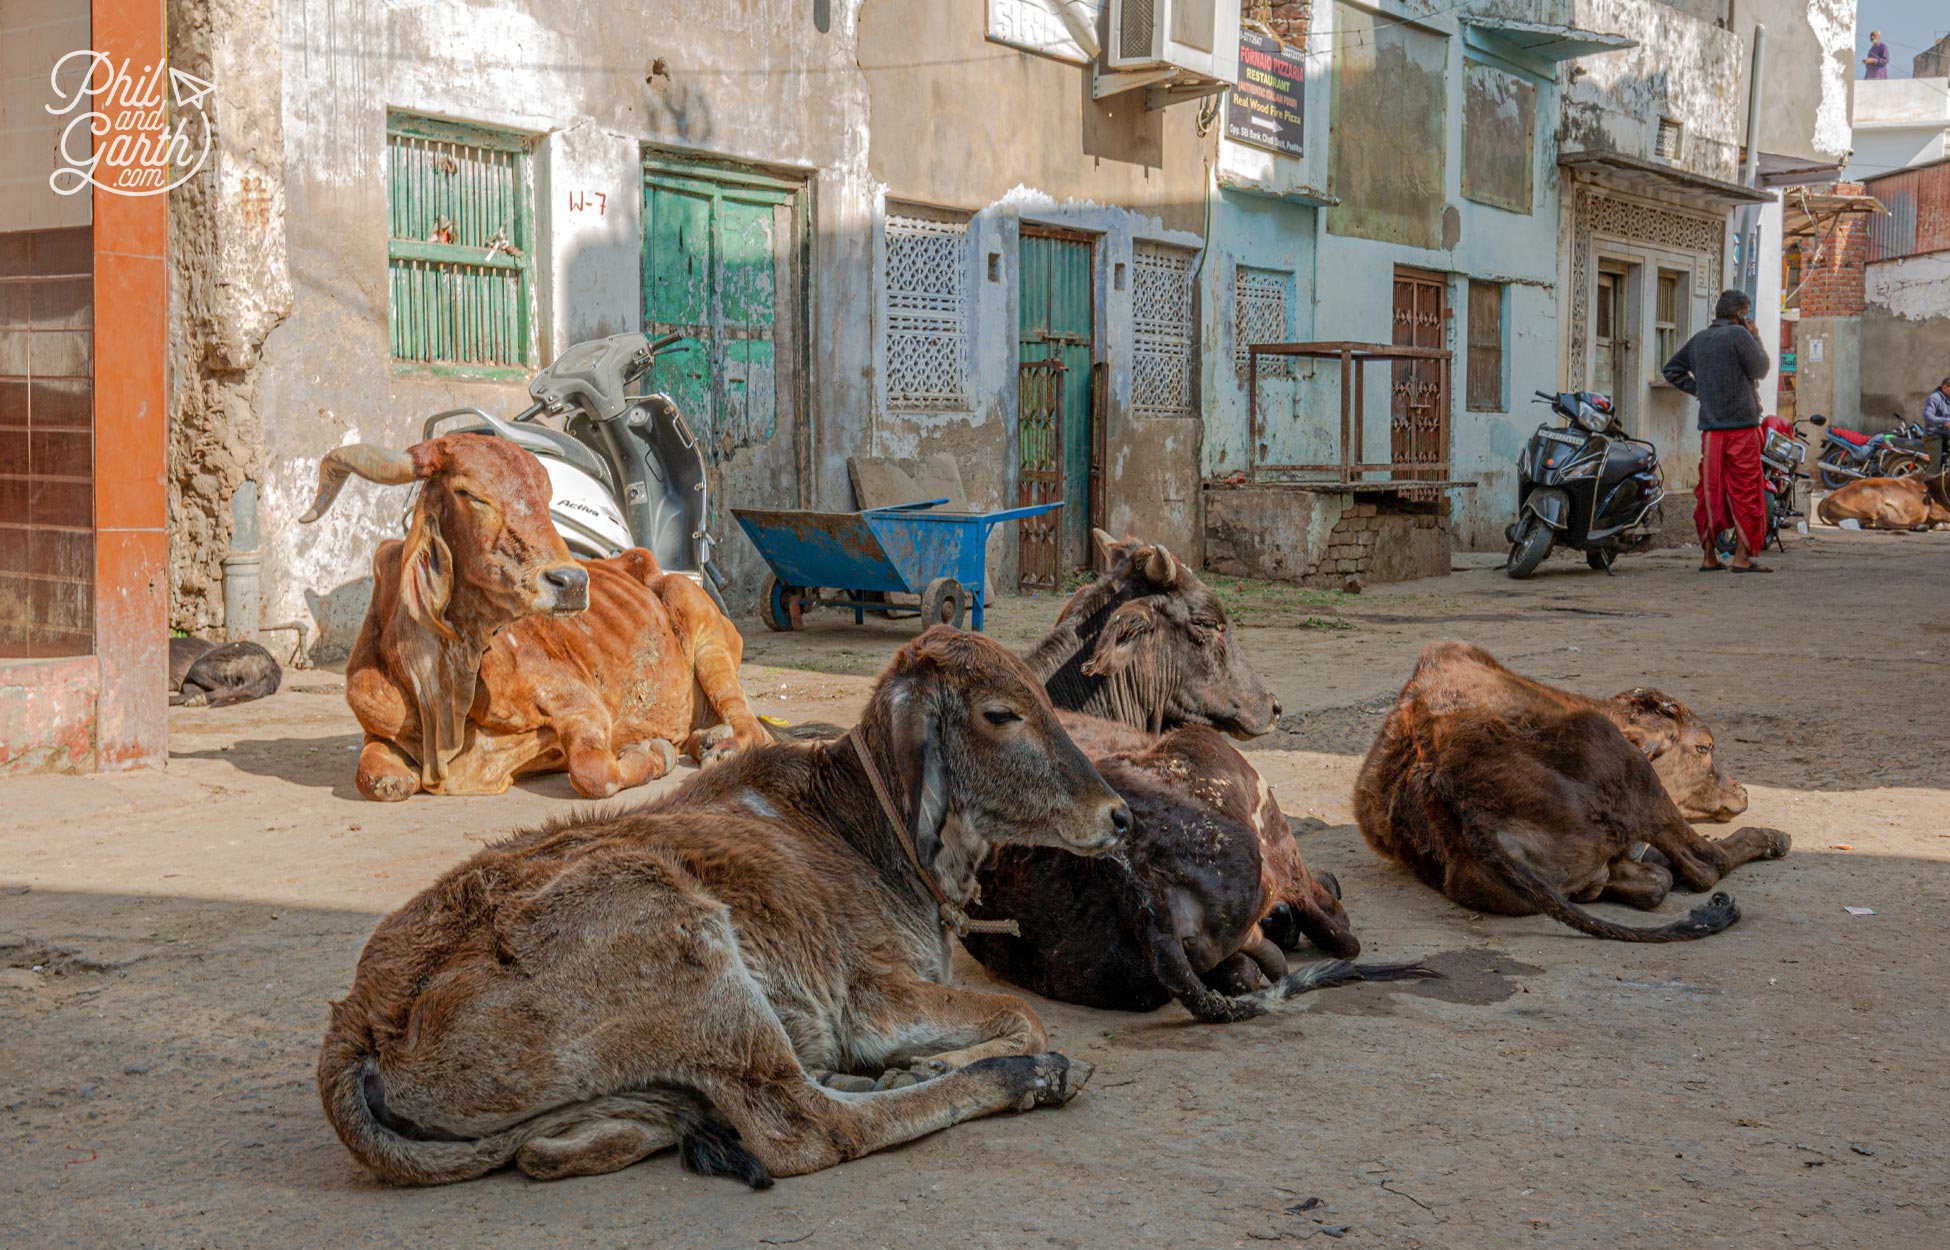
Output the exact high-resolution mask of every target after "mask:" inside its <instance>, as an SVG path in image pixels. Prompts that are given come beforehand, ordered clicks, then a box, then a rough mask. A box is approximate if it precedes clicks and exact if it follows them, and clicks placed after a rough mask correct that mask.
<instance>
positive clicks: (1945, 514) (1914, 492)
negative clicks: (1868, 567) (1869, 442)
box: [1815, 472, 1950, 530]
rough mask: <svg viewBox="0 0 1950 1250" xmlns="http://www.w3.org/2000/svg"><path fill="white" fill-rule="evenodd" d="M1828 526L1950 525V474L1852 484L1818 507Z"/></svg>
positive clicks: (1898, 527)
mask: <svg viewBox="0 0 1950 1250" xmlns="http://www.w3.org/2000/svg"><path fill="white" fill-rule="evenodd" d="M1815 515H1816V516H1817V517H1819V518H1820V519H1821V521H1822V522H1823V523H1825V524H1828V525H1840V524H1841V523H1842V522H1843V521H1859V522H1860V523H1861V524H1862V526H1863V528H1865V529H1872V530H1914V529H1933V528H1935V527H1936V526H1939V525H1950V472H1946V473H1939V474H1937V475H1936V476H1935V477H1927V478H1926V477H1923V476H1921V475H1918V476H1916V477H1868V478H1863V479H1862V480H1861V481H1857V482H1850V483H1849V484H1848V485H1846V486H1844V487H1842V488H1841V489H1840V490H1838V491H1836V492H1835V493H1833V494H1832V495H1829V496H1827V497H1826V498H1824V499H1823V500H1822V501H1821V502H1820V503H1819V504H1817V505H1816V507H1815Z"/></svg>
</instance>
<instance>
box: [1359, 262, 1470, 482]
mask: <svg viewBox="0 0 1950 1250" xmlns="http://www.w3.org/2000/svg"><path fill="white" fill-rule="evenodd" d="M1404 279H1406V280H1408V281H1410V282H1417V283H1421V284H1423V285H1425V286H1429V287H1433V288H1435V290H1436V291H1437V293H1438V294H1439V295H1440V297H1441V301H1442V302H1441V304H1440V305H1439V306H1438V308H1437V313H1438V322H1439V325H1440V329H1441V336H1440V337H1441V339H1442V341H1441V342H1440V343H1437V344H1432V345H1429V344H1425V345H1423V346H1437V347H1448V345H1449V330H1450V327H1451V326H1453V325H1454V324H1455V318H1456V301H1455V299H1454V298H1453V296H1452V294H1451V292H1450V287H1451V286H1452V285H1453V283H1454V282H1455V279H1456V275H1455V274H1451V273H1444V272H1442V271H1441V270H1439V269H1423V268H1420V267H1419V266H1415V265H1396V266H1395V267H1394V269H1393V271H1392V273H1391V274H1390V276H1389V280H1388V286H1389V301H1388V303H1389V309H1390V315H1391V317H1392V315H1393V309H1394V294H1395V287H1396V286H1397V285H1398V284H1399V283H1401V282H1402V281H1403V280H1404ZM1465 298H1467V297H1466V296H1465ZM1390 329H1391V331H1392V329H1393V326H1392V325H1391V326H1390ZM1389 337H1390V338H1391V339H1392V338H1393V337H1394V336H1393V334H1392V333H1391V334H1390V336H1389ZM1411 337H1412V336H1411ZM1408 345H1409V346H1413V345H1414V344H1408ZM1467 349H1468V345H1467V344H1465V345H1464V354H1465V355H1467ZM1417 363H1420V362H1415V361H1410V362H1407V364H1408V368H1409V370H1410V371H1411V372H1413V370H1414V368H1415V366H1416V364H1417ZM1435 371H1436V388H1437V390H1436V401H1435V404H1434V407H1435V410H1436V419H1437V421H1438V423H1439V426H1438V428H1439V430H1440V435H1439V437H1440V439H1441V443H1442V446H1441V453H1442V454H1441V456H1440V457H1439V459H1440V461H1441V462H1442V463H1443V464H1449V463H1451V461H1452V459H1453V456H1454V454H1455V424H1456V422H1455V415H1456V414H1455V403H1456V393H1455V391H1456V387H1455V376H1454V372H1453V370H1451V368H1450V367H1449V362H1447V361H1443V362H1440V363H1436V364H1435ZM1391 373H1392V371H1391ZM1390 390H1391V391H1392V390H1393V377H1392V376H1391V378H1390ZM1393 407H1394V405H1393V402H1392V399H1391V402H1390V404H1389V408H1390V411H1389V448H1388V458H1389V460H1390V461H1394V462H1400V461H1401V460H1402V453H1401V452H1400V451H1399V450H1398V449H1397V448H1396V447H1395V446H1394V429H1393V427H1394V412H1393ZM1411 437H1412V436H1411ZM1364 450H1365V449H1364ZM1394 476H1397V477H1400V476H1403V474H1402V473H1401V472H1399V471H1398V472H1397V473H1396V474H1394ZM1441 504H1442V507H1443V509H1444V511H1445V513H1446V511H1447V509H1448V506H1449V497H1448V494H1447V493H1446V492H1445V493H1443V494H1442V496H1441Z"/></svg>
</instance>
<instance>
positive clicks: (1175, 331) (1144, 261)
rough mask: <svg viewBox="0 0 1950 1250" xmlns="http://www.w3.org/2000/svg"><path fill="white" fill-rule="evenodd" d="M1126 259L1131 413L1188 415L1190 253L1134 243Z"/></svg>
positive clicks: (1190, 398)
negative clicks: (1132, 342)
mask: <svg viewBox="0 0 1950 1250" xmlns="http://www.w3.org/2000/svg"><path fill="white" fill-rule="evenodd" d="M1131 260H1132V271H1133V281H1132V284H1131V285H1132V290H1131V310H1132V311H1131V316H1132V320H1133V323H1134V329H1135V332H1136V340H1137V343H1136V346H1137V355H1136V360H1135V362H1134V370H1133V372H1134V377H1133V378H1132V386H1131V389H1132V397H1131V407H1132V410H1133V411H1134V412H1135V413H1136V414H1137V415H1138V416H1141V417H1189V416H1192V415H1193V390H1192V335H1193V327H1192V254H1191V253H1190V252H1188V251H1186V250H1185V249H1183V248H1178V247H1167V246H1165V245H1164V244H1162V243H1139V244H1137V245H1136V246H1135V247H1134V248H1133V249H1132V255H1131Z"/></svg>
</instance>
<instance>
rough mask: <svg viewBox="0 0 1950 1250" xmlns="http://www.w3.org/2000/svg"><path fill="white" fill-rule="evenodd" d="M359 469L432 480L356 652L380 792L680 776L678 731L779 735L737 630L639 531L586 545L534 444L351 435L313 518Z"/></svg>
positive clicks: (705, 758)
mask: <svg viewBox="0 0 1950 1250" xmlns="http://www.w3.org/2000/svg"><path fill="white" fill-rule="evenodd" d="M352 474H357V475H358V476H360V477H363V478H366V479H368V480H370V481H374V482H380V483H384V484H388V485H405V484H407V483H409V482H416V481H417V482H419V483H420V498H419V502H418V503H417V504H416V506H415V508H414V511H413V520H412V525H411V527H410V528H409V529H408V531H407V535H406V541H405V542H404V543H402V542H400V541H398V540H397V539H395V540H390V541H388V542H384V543H381V544H380V546H379V550H378V552H377V554H375V556H374V557H373V593H372V604H371V606H370V607H369V608H368V609H367V610H366V619H365V624H364V626H363V627H362V628H361V629H360V631H359V639H358V642H357V643H356V644H355V645H354V646H353V649H352V656H351V659H350V661H349V662H348V663H347V665H346V700H347V702H349V703H350V704H351V705H352V711H353V714H354V715H355V716H357V717H358V718H359V723H360V724H361V725H363V726H364V727H365V731H366V745H365V749H364V750H363V751H362V752H360V755H359V771H358V785H359V792H360V793H361V794H364V795H365V796H366V797H367V798H372V799H385V800H398V799H405V798H408V797H410V796H412V795H413V794H415V793H418V792H419V791H421V790H426V791H428V792H429V793H433V794H500V793H501V792H503V791H504V790H506V789H507V788H508V786H509V784H510V783H512V782H513V781H514V779H515V778H516V777H518V776H522V775H524V774H528V773H537V772H552V771H557V770H560V769H564V768H566V769H567V770H568V772H569V780H570V781H571V782H572V783H573V784H574V785H575V788H576V792H577V793H578V794H581V795H583V796H585V797H588V798H606V797H608V796H609V795H612V794H615V793H616V792H617V791H619V790H625V789H628V788H629V787H631V786H638V785H642V784H643V783H644V782H646V781H653V780H655V779H656V778H658V777H661V776H663V775H664V774H665V773H667V772H669V771H670V769H671V767H672V766H673V765H674V764H675V763H676V761H677V754H678V751H679V750H680V749H681V750H684V751H686V752H688V753H689V754H690V755H691V756H692V757H693V758H695V759H697V760H699V761H700V762H715V761H716V760H718V759H721V758H724V757H726V756H728V755H730V754H731V753H733V752H734V751H737V750H740V749H743V748H746V747H750V746H754V745H756V744H758V743H760V742H764V741H766V740H767V735H766V733H765V729H764V726H762V725H761V724H760V723H759V721H758V718H757V717H756V716H755V715H753V713H752V710H751V707H750V705H749V704H748V703H747V702H746V700H745V693H744V691H743V690H742V689H741V688H740V687H739V684H738V662H739V659H740V658H741V657H742V655H743V653H744V640H743V639H742V638H741V637H739V634H738V630H737V629H736V628H735V627H734V626H733V625H732V624H731V622H730V621H728V620H726V619H725V617H724V614H723V613H722V612H719V611H718V609H717V606H716V605H715V604H713V603H712V602H711V600H710V598H709V597H708V596H707V595H706V594H705V593H704V591H703V590H702V589H701V588H700V587H698V586H697V585H696V584H695V583H694V582H692V581H690V579H688V578H685V577H677V576H666V575H665V574H664V573H663V572H662V570H660V569H659V568H658V567H657V561H656V558H655V557H654V556H652V555H651V554H650V553H649V552H648V551H645V550H643V549H642V548H640V547H639V548H633V549H631V550H629V551H626V552H624V553H623V554H621V555H619V556H614V557H612V558H610V559H607V560H575V559H571V558H570V556H569V549H568V547H567V546H566V545H565V544H564V543H563V541H562V538H561V535H559V534H558V533H556V530H555V526H554V525H553V524H552V523H551V522H550V521H549V515H548V504H549V486H548V475H547V474H546V473H545V472H544V471H543V469H542V465H541V462H540V461H539V460H537V459H535V457H534V456H533V455H531V454H530V453H528V452H526V451H524V450H522V449H521V448H519V447H517V446H515V445H514V444H513V443H510V442H508V441H506V440H504V439H499V438H493V437H490V436H487V435H482V434H449V435H446V436H445V437H442V438H437V439H434V440H432V441H430V442H425V443H421V444H419V445H418V446H416V447H413V448H411V449H410V450H408V451H403V452H398V451H387V450H385V449H383V448H378V447H369V446H363V445H354V446H350V447H340V448H338V449H337V450H335V451H332V452H330V453H328V454H327V455H326V456H325V458H324V460H323V461H321V462H320V464H319V466H318V479H319V484H318V498H317V499H316V501H314V502H313V504H312V506H311V510H310V511H309V512H307V513H306V514H305V515H304V517H303V518H302V519H303V520H305V521H315V520H317V519H318V518H319V517H320V516H321V515H323V514H324V512H325V510H326V509H327V508H329V507H331V504H332V500H333V499H334V498H336V497H337V495H338V492H339V490H340V489H341V488H342V487H343V486H344V484H345V481H346V478H347V477H348V476H349V475H352Z"/></svg>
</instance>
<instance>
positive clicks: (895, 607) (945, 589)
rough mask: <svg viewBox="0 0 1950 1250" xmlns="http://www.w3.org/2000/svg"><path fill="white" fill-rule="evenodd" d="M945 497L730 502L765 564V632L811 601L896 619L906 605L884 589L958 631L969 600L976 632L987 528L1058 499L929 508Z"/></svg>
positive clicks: (791, 623)
mask: <svg viewBox="0 0 1950 1250" xmlns="http://www.w3.org/2000/svg"><path fill="white" fill-rule="evenodd" d="M947 502H948V501H947V500H946V499H928V500H924V501H922V502H919V503H906V504H897V505H895V506H893V507H888V508H868V509H866V510H864V511H861V512H800V511H773V510H768V509H764V508H733V509H732V510H731V514H732V515H733V516H735V517H737V518H738V524H739V525H741V526H743V527H744V530H745V534H746V536H747V537H749V538H750V539H751V540H752V546H754V547H756V548H758V554H759V555H760V556H761V557H762V558H763V559H764V561H765V563H766V566H767V567H768V568H770V569H771V571H772V572H771V576H769V577H767V578H766V579H765V586H764V589H763V591H762V592H761V593H760V597H759V601H758V611H759V615H760V616H761V617H763V618H764V621H765V623H766V624H767V625H768V626H770V627H771V628H773V629H776V630H792V629H797V628H798V627H799V625H800V622H801V619H802V617H803V615H804V613H805V612H806V611H807V610H808V609H810V608H814V607H821V608H851V609H853V620H854V623H855V624H858V623H860V622H861V621H864V620H866V619H867V613H869V612H872V613H875V614H877V615H880V616H894V615H905V614H906V613H908V612H910V611H912V610H913V608H912V607H910V606H909V605H906V604H895V603H890V602H889V601H888V600H887V596H888V595H897V594H898V595H919V596H920V597H921V602H920V610H921V628H922V629H926V628H927V627H928V626H930V625H934V624H937V623H938V624H945V625H953V626H954V627H955V628H957V629H959V628H961V623H962V616H963V614H964V613H965V612H966V611H967V610H968V609H969V608H970V607H971V606H972V607H973V608H974V610H975V628H976V629H977V630H978V631H979V630H980V629H981V628H982V597H983V594H982V592H983V589H984V588H983V580H984V578H985V570H986V566H987V555H988V545H989V531H990V530H991V529H994V528H995V527H996V526H998V525H1000V524H1002V523H1003V522H1004V521H1018V520H1021V519H1022V518H1023V517H1032V516H1040V515H1042V514H1043V513H1045V512H1049V511H1051V510H1052V509H1055V508H1060V507H1062V506H1063V505H1062V503H1060V502H1058V503H1039V504H1031V505H1030V506H1028V507H1024V508H1009V509H1006V510H1004V511H1001V512H937V511H934V509H935V508H937V507H938V506H939V505H941V504H944V503H947Z"/></svg>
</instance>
